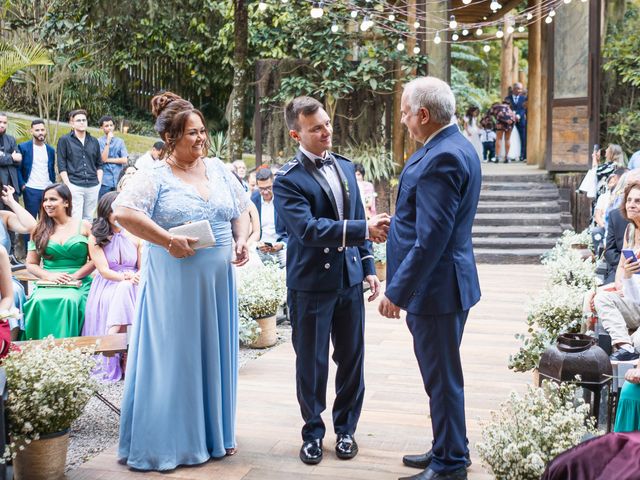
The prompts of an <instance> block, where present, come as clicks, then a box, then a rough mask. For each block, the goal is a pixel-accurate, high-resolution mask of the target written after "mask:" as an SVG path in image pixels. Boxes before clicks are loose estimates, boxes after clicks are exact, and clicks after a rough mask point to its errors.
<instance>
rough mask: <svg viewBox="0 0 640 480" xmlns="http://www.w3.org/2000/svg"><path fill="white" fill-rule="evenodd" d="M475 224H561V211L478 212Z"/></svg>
mask: <svg viewBox="0 0 640 480" xmlns="http://www.w3.org/2000/svg"><path fill="white" fill-rule="evenodd" d="M473 224H474V225H489V226H499V225H503V226H508V225H560V214H559V213H527V214H517V213H478V214H476V218H475V220H474V222H473Z"/></svg>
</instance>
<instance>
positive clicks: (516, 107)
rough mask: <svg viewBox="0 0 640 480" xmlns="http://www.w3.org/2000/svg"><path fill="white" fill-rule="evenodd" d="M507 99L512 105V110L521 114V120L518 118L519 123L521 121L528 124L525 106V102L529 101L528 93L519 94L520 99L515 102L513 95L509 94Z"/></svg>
mask: <svg viewBox="0 0 640 480" xmlns="http://www.w3.org/2000/svg"><path fill="white" fill-rule="evenodd" d="M505 100H506V101H507V102H508V103H509V105H511V110H513V111H514V112H515V114H516V115H520V120H518V123H521V124H523V125H524V124H526V123H527V109H526V108H525V106H524V104H525V103H526V101H527V96H526V95H519V96H518V101H517V102H515V101H514V100H513V95H507V98H505Z"/></svg>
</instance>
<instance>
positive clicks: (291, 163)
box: [276, 158, 300, 175]
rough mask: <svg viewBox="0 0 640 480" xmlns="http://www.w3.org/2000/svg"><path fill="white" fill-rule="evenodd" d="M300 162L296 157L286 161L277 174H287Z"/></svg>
mask: <svg viewBox="0 0 640 480" xmlns="http://www.w3.org/2000/svg"><path fill="white" fill-rule="evenodd" d="M299 164H300V162H299V161H298V159H297V158H294V159H293V160H291V161H289V162H287V163H285V164H284V165H283V166H282V167H280V170H278V171H277V172H276V175H286V174H287V173H289V172H290V171H291V169H292V168H293V167H295V166H296V165H299Z"/></svg>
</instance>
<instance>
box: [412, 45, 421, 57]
mask: <svg viewBox="0 0 640 480" xmlns="http://www.w3.org/2000/svg"><path fill="white" fill-rule="evenodd" d="M413 53H415V54H416V55H418V54H419V53H420V47H417V46H416V47H413Z"/></svg>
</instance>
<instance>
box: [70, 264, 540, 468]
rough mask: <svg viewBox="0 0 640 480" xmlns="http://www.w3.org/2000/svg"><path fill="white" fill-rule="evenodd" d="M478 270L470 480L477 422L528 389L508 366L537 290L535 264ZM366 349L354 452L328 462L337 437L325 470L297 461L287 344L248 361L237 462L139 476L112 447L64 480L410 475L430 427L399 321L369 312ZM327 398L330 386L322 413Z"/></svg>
mask: <svg viewBox="0 0 640 480" xmlns="http://www.w3.org/2000/svg"><path fill="white" fill-rule="evenodd" d="M479 268H480V277H481V284H482V290H483V299H482V301H481V302H480V304H479V305H478V306H476V307H475V308H474V309H473V310H472V311H471V314H470V316H469V320H468V322H467V327H466V331H465V336H464V338H463V345H462V355H463V365H464V367H465V372H466V373H465V381H466V411H467V425H468V436H469V441H470V445H471V455H472V460H473V465H472V467H471V468H470V469H469V478H470V479H472V480H485V479H490V478H492V477H491V476H490V475H489V474H487V473H486V472H485V470H484V469H483V467H482V466H481V464H480V460H479V458H478V456H477V454H476V452H475V444H476V442H477V441H478V440H479V439H480V435H481V433H480V422H481V421H483V420H486V419H488V418H489V412H490V411H491V410H492V409H495V408H496V407H497V406H498V405H499V403H500V402H502V401H503V400H505V399H506V397H507V395H508V393H509V392H510V391H512V390H518V391H522V390H524V389H525V385H526V384H527V383H530V382H531V377H530V376H529V375H523V374H517V373H513V372H511V371H510V370H508V369H507V367H506V364H507V358H508V356H509V354H510V353H512V352H513V351H514V350H515V349H516V345H517V341H516V340H515V339H514V336H513V335H514V333H516V332H522V331H524V323H523V320H524V307H525V304H526V301H527V299H528V298H529V297H530V295H531V294H534V293H536V292H537V291H538V290H539V289H540V288H541V286H542V284H543V282H544V272H543V270H542V268H541V267H540V266H531V265H480V266H479ZM376 303H377V302H376ZM366 348H367V351H366V352H367V353H366V371H365V375H366V382H367V387H366V388H367V390H366V398H365V401H364V409H363V412H362V417H361V420H360V423H359V427H358V431H357V433H356V438H357V440H358V443H359V445H360V454H359V455H358V456H357V457H356V458H355V459H353V460H350V461H341V460H338V459H337V458H336V457H335V455H334V454H333V441H334V438H333V435H329V434H327V437H326V439H325V458H324V460H323V461H322V463H320V464H319V465H317V466H307V465H304V464H302V463H301V462H300V460H299V459H298V450H299V448H300V427H301V420H300V415H299V410H298V405H297V403H296V396H295V385H294V354H293V349H292V347H291V344H289V343H287V344H283V345H280V346H279V347H277V348H275V349H273V350H271V351H269V352H268V353H266V354H265V355H263V356H262V357H260V358H258V359H257V360H254V361H252V362H249V363H248V364H247V365H246V366H245V367H244V368H243V369H242V370H241V372H240V382H239V406H238V429H237V432H238V449H239V452H238V454H237V455H236V456H234V457H227V458H225V459H223V460H220V461H213V462H209V463H207V464H205V465H202V466H198V467H191V468H180V469H177V470H175V471H173V472H170V473H163V474H159V473H140V472H132V471H130V470H128V469H127V468H126V467H123V466H120V465H118V464H117V463H116V458H115V446H114V447H112V448H110V449H109V450H107V451H106V452H104V453H102V454H101V455H99V456H98V457H96V458H94V459H93V460H91V461H89V462H87V463H85V464H84V465H83V466H81V467H80V468H78V469H77V470H74V471H73V472H70V473H69V474H68V475H67V478H69V479H72V480H99V479H100V480H107V479H108V480H125V479H126V480H129V479H131V480H140V479H146V478H165V479H193V480H196V479H212V478H215V479H223V480H236V479H243V480H258V479H260V480H269V479H274V480H275V479H277V480H294V479H295V480H297V479H310V480H340V479H345V480H346V479H350V480H353V479H355V480H359V479H367V480H378V479H379V480H391V479H396V478H398V477H399V476H404V475H412V474H414V473H417V472H418V471H417V470H413V469H410V468H406V467H404V466H403V465H402V462H401V458H402V455H403V454H404V453H419V452H421V451H424V450H425V449H426V448H427V446H428V445H429V444H430V442H431V434H430V429H431V427H430V424H429V417H428V404H427V398H426V394H425V393H424V391H423V388H422V385H421V381H420V376H419V373H418V367H417V364H416V360H415V357H414V356H413V352H412V347H411V339H410V335H409V333H408V331H407V328H406V325H405V324H404V321H398V320H388V319H383V318H382V317H380V316H379V315H378V314H377V305H375V304H372V305H369V306H368V307H367V332H366ZM332 399H333V391H332V390H331V388H330V392H329V394H328V402H327V403H328V405H331V402H332ZM329 410H330V408H329ZM325 421H326V423H327V425H328V429H327V430H328V432H331V431H332V428H331V417H330V415H325Z"/></svg>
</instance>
